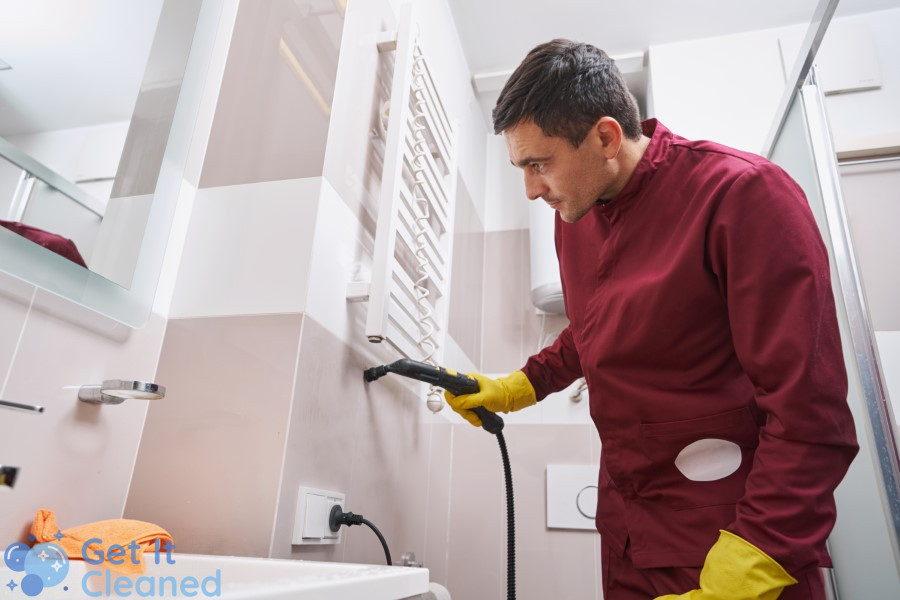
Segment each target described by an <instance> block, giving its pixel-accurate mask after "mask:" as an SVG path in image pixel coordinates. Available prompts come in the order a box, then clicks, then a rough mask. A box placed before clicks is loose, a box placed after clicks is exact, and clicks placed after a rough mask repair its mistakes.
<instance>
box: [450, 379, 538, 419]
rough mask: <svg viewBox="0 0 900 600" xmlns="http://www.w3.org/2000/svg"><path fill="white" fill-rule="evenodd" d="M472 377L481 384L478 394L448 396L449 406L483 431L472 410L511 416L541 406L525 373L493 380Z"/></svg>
mask: <svg viewBox="0 0 900 600" xmlns="http://www.w3.org/2000/svg"><path fill="white" fill-rule="evenodd" d="M469 377H474V378H475V379H477V380H478V387H479V388H480V389H479V391H478V392H476V393H474V394H462V395H460V396H454V395H453V394H451V393H450V392H444V397H445V398H446V399H447V404H449V405H450V408H452V409H453V410H455V411H456V412H458V413H459V414H460V415H462V417H463V418H464V419H465V420H466V421H468V422H469V423H471V424H472V425H474V426H475V427H481V419H479V418H478V415H476V414H475V413H473V412H472V410H471V409H473V408H476V407H478V406H483V407H485V408H486V409H488V410H489V411H491V412H505V413H508V412H510V411H513V410H520V409H523V408H525V407H526V406H531V405H532V404H534V403H535V402H537V396H536V395H535V393H534V388H533V387H532V386H531V382H530V381H528V377H526V376H525V373H523V372H522V371H515V372H513V373H510V374H509V375H507V376H506V377H500V378H499V379H491V378H490V377H485V376H484V375H482V374H481V373H469Z"/></svg>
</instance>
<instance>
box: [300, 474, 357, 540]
mask: <svg viewBox="0 0 900 600" xmlns="http://www.w3.org/2000/svg"><path fill="white" fill-rule="evenodd" d="M345 499H346V494H344V493H343V492H331V491H328V490H320V489H317V488H311V487H306V486H300V489H299V491H298V492H297V507H296V509H295V511H294V532H293V535H292V536H291V544H294V545H303V544H340V543H341V530H340V529H338V530H337V531H331V528H330V527H329V526H328V518H329V517H330V516H331V508H332V507H333V506H334V505H335V504H340V505H341V506H344V501H345ZM345 512H346V511H345ZM341 529H343V528H341Z"/></svg>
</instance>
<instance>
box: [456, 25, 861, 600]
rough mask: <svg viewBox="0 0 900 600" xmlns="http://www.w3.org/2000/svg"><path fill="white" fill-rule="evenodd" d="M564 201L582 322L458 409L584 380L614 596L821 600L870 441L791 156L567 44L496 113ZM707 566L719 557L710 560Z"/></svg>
mask: <svg viewBox="0 0 900 600" xmlns="http://www.w3.org/2000/svg"><path fill="white" fill-rule="evenodd" d="M493 118H494V130H495V133H498V134H499V133H502V134H503V136H504V138H505V140H506V144H507V148H508V151H509V157H510V160H511V161H512V163H513V165H515V166H516V167H519V168H521V169H522V170H523V171H524V173H525V188H526V193H527V195H528V198H529V199H530V200H536V199H538V198H542V199H543V200H544V201H545V202H547V203H548V204H549V205H550V206H552V207H553V208H554V209H556V250H557V255H558V257H559V262H560V273H561V276H562V284H563V294H564V298H565V305H566V313H567V315H568V318H569V326H568V327H567V328H566V329H565V330H564V331H563V332H562V333H561V334H560V335H559V337H558V339H557V340H556V342H555V343H554V344H553V345H551V346H550V347H548V348H545V349H544V350H542V351H541V352H539V353H538V354H536V355H534V356H532V357H531V358H529V359H528V362H527V363H526V364H525V366H524V367H523V368H522V369H521V370H520V371H516V372H515V373H513V374H511V375H509V376H508V377H504V378H500V379H497V380H493V379H490V378H487V377H484V376H482V375H479V374H474V375H475V376H476V377H477V378H478V380H479V382H480V385H481V391H480V392H479V393H477V394H470V395H463V396H458V397H454V396H452V395H449V394H448V402H449V403H450V405H451V406H452V407H453V408H454V409H455V410H456V411H458V412H460V414H462V415H463V416H464V417H465V418H466V419H468V420H469V421H470V422H472V423H473V424H475V425H478V424H480V421H479V419H478V418H477V416H476V415H475V414H474V413H472V412H471V411H470V409H471V408H473V407H476V406H485V407H486V408H488V409H489V410H492V411H503V412H507V411H510V410H518V409H521V408H524V407H526V406H529V405H531V404H534V403H535V402H536V401H537V400H539V399H542V398H543V397H545V396H546V395H547V394H549V393H551V392H554V391H557V390H560V389H563V388H564V387H566V386H567V385H568V384H570V383H571V382H572V381H574V380H575V379H576V378H578V377H582V376H583V377H585V379H586V381H587V384H588V389H589V390H590V408H591V417H592V419H593V421H594V423H595V424H596V427H597V430H598V432H599V434H600V439H601V441H602V448H603V449H602V457H601V461H600V473H599V484H598V488H599V492H598V502H597V517H596V524H597V529H598V531H599V532H600V534H601V544H602V569H603V581H604V584H603V585H604V598H605V599H606V600H631V599H635V600H637V599H640V600H647V599H651V598H658V599H665V600H671V599H675V598H680V599H691V600H726V599H727V600H745V599H747V600H749V599H754V600H755V599H763V600H774V599H775V598H781V599H782V600H800V599H803V600H809V599H815V600H820V599H824V597H825V596H824V590H823V582H822V579H821V575H820V571H819V567H821V566H829V565H830V558H829V557H828V554H827V552H826V549H825V540H826V538H827V536H828V533H829V532H830V531H831V528H832V527H833V524H834V519H835V506H834V498H833V492H834V489H835V487H836V486H837V484H838V483H839V482H840V480H841V479H842V477H843V476H844V474H845V473H846V470H847V468H848V466H849V464H850V462H851V460H852V459H853V457H854V456H855V454H856V451H857V449H858V447H857V443H856V436H855V430H854V426H853V421H852V417H851V414H850V411H849V409H848V406H847V403H846V395H847V380H846V373H845V370H844V362H843V357H842V353H841V343H840V337H839V332H838V326H837V319H836V315H835V306H834V298H833V296H832V291H831V283H830V275H829V267H828V256H827V253H826V250H825V247H824V244H823V243H822V240H821V237H820V235H819V232H818V229H817V228H816V224H815V221H814V220H813V217H812V214H811V212H810V210H809V206H808V204H807V202H806V199H805V197H804V195H803V192H802V191H801V190H800V188H799V186H797V184H796V183H794V181H793V180H791V179H790V177H788V176H787V175H786V174H785V173H784V172H783V171H782V170H781V169H779V168H778V167H777V166H775V165H773V164H772V163H770V162H768V161H767V160H765V159H763V158H761V157H759V156H757V155H754V154H749V153H746V152H740V151H738V150H733V149H731V148H727V147H724V146H721V145H718V144H714V143H711V142H694V141H688V140H686V139H684V138H681V137H679V136H677V135H675V134H673V133H672V132H670V131H669V130H668V129H666V128H665V127H664V126H663V125H662V124H661V123H659V122H658V121H656V120H652V119H651V120H649V121H646V122H644V123H640V122H639V120H638V113H637V108H636V107H635V105H634V103H633V101H632V100H631V98H630V95H629V94H628V91H627V89H626V86H625V83H624V81H623V79H622V76H621V74H620V73H619V72H618V70H617V69H616V67H615V65H614V63H613V62H612V60H611V59H610V58H609V57H608V56H607V55H606V54H605V53H604V52H603V51H602V50H599V49H597V48H595V47H593V46H590V45H588V44H579V43H574V42H570V41H567V40H553V41H551V42H548V43H546V44H542V45H540V46H537V47H536V48H534V49H533V50H532V51H531V52H530V53H529V54H528V56H527V57H526V58H525V60H524V61H523V62H522V64H521V65H519V67H518V68H517V69H516V71H515V72H514V73H513V74H512V76H511V77H510V79H509V81H508V82H507V83H506V86H505V87H504V88H503V91H502V92H501V94H500V97H499V99H498V101H497V106H496V107H495V108H494V112H493ZM701 568H702V570H701Z"/></svg>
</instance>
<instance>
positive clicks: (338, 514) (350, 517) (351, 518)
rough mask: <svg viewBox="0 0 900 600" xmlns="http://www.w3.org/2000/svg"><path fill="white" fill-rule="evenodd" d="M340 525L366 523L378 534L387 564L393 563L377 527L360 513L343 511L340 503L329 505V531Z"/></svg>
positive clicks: (348, 525)
mask: <svg viewBox="0 0 900 600" xmlns="http://www.w3.org/2000/svg"><path fill="white" fill-rule="evenodd" d="M341 525H346V526H347V527H350V526H351V525H366V526H367V527H368V528H369V529H371V530H372V531H374V532H375V535H377V536H378V540H379V541H380V542H381V547H382V548H384V557H385V559H386V560H387V564H389V565H391V564H393V563H392V562H391V551H390V550H388V545H387V542H386V541H385V540H384V536H383V535H381V532H380V531H378V528H377V527H375V525H374V524H373V523H372V522H371V521H369V520H368V519H366V518H364V517H363V516H362V515H357V514H355V513H352V512H344V509H343V508H341V505H340V504H335V505H334V506H332V507H331V513H330V514H329V515H328V528H329V529H331V531H337V530H338V529H340V528H341Z"/></svg>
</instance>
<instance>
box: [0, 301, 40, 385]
mask: <svg viewBox="0 0 900 600" xmlns="http://www.w3.org/2000/svg"><path fill="white" fill-rule="evenodd" d="M36 297H37V288H34V289H33V290H32V292H31V300H30V301H29V302H28V312H26V313H25V318H24V319H23V320H22V328H21V329H20V330H19V337H18V339H16V345H15V347H14V348H13V353H12V356H11V357H10V359H9V368H7V369H6V377H4V378H3V386H2V387H0V398H3V396H4V395H5V394H6V385H7V384H8V383H9V378H10V376H11V375H12V371H13V365H14V364H16V356H18V354H19V346H20V345H21V344H22V338H23V337H25V326H26V325H28V318H29V317H30V316H31V311H32V309H33V307H34V299H35V298H36Z"/></svg>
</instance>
